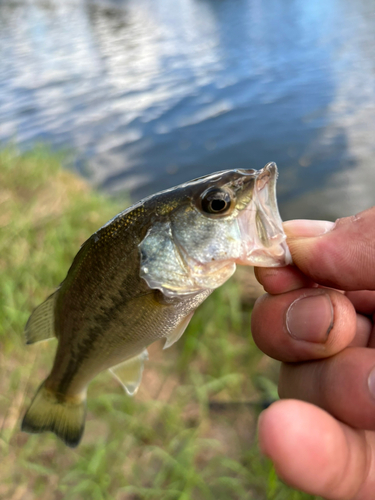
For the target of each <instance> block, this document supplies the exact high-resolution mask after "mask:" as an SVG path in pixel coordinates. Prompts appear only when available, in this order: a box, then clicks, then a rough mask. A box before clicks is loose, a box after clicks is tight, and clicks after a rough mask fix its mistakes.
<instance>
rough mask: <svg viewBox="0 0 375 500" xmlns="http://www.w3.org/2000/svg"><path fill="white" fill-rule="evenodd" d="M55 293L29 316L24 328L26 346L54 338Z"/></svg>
mask: <svg viewBox="0 0 375 500" xmlns="http://www.w3.org/2000/svg"><path fill="white" fill-rule="evenodd" d="M57 293H58V292H55V293H53V294H52V295H50V296H49V297H48V299H46V300H45V301H44V302H43V303H42V304H40V306H38V307H37V308H36V309H35V310H34V312H33V313H32V315H31V316H30V318H29V320H28V322H27V324H26V326H25V337H26V344H34V342H40V341H42V340H48V339H51V338H53V337H54V336H55V327H54V323H55V302H56V297H57Z"/></svg>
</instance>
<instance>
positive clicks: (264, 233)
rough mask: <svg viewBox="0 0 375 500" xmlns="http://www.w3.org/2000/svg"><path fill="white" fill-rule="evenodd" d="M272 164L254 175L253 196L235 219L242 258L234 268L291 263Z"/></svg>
mask: <svg viewBox="0 0 375 500" xmlns="http://www.w3.org/2000/svg"><path fill="white" fill-rule="evenodd" d="M277 177H278V170H277V165H276V163H275V162H270V163H267V165H266V166H265V167H264V168H263V169H261V170H259V171H257V175H256V176H255V182H254V190H253V196H252V198H251V200H250V202H249V203H248V204H247V206H246V207H245V209H244V210H242V212H241V213H240V215H239V217H238V224H239V229H240V232H241V239H242V241H243V244H242V248H243V251H242V255H241V257H240V258H239V259H238V260H236V263H238V264H245V265H256V266H263V267H281V266H286V265H288V264H291V263H292V257H291V254H290V250H289V248H288V245H287V243H286V234H285V233H284V230H283V225H282V220H281V217H280V213H279V209H278V206H277V198H276V180H277Z"/></svg>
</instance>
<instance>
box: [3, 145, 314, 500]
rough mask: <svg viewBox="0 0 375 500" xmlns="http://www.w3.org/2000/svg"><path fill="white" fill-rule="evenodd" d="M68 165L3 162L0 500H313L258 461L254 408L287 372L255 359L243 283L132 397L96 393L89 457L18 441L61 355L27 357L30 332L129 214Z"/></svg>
mask: <svg viewBox="0 0 375 500" xmlns="http://www.w3.org/2000/svg"><path fill="white" fill-rule="evenodd" d="M61 160H62V158H61V157H59V155H56V154H55V153H51V152H49V151H48V150H46V149H45V148H36V149H34V150H33V151H31V152H29V153H26V154H23V155H20V154H18V153H17V151H15V150H14V149H13V148H5V149H3V150H2V151H0V272H1V281H0V356H1V360H0V425H1V431H0V453H1V461H0V498H4V499H5V498H6V499H11V500H23V499H27V500H33V499H41V500H43V499H46V500H47V499H48V500H51V499H53V500H54V499H66V500H68V499H69V500H75V499H77V500H78V499H79V500H81V499H90V500H91V499H93V500H112V499H116V500H140V499H149V500H162V499H165V500H189V499H193V500H200V499H202V500H203V499H204V500H211V499H212V500H221V499H222V500H224V499H225V500H226V499H229V498H230V499H234V500H236V499H241V500H246V499H249V500H250V499H251V500H253V499H254V500H264V499H269V500H283V499H288V500H305V499H311V498H313V497H311V496H309V495H305V494H302V493H299V492H297V491H294V490H292V489H290V488H288V487H287V486H285V485H284V484H283V483H282V482H281V481H280V480H279V479H278V478H277V476H276V475H275V472H274V470H273V468H272V465H271V464H270V462H269V461H267V460H265V459H264V458H263V457H262V456H261V455H260V454H259V451H258V448H257V445H256V418H257V415H258V413H259V411H260V405H258V404H257V402H258V401H260V400H262V398H264V396H265V395H266V397H272V396H273V395H274V392H275V383H274V382H275V380H276V373H277V365H276V364H275V363H273V362H271V360H269V359H268V358H267V357H266V356H264V355H263V354H261V353H260V352H259V351H258V350H257V349H256V347H255V345H254V343H253V341H252V338H251V335H250V314H251V307H250V306H249V304H248V303H247V301H245V300H244V295H243V292H242V289H241V286H240V285H239V283H238V281H236V280H233V279H232V280H231V281H230V282H228V283H227V284H226V285H225V286H223V287H221V288H220V289H218V290H216V291H215V292H214V294H213V295H212V296H211V297H210V298H209V299H208V300H207V301H206V302H205V303H204V304H203V306H201V307H200V308H199V309H198V311H197V313H196V315H195V316H194V318H193V320H192V322H191V324H190V326H189V328H188V331H187V332H186V333H185V334H184V336H183V337H182V339H181V340H180V341H179V342H178V343H177V344H175V345H174V346H172V347H171V348H170V349H168V350H167V351H162V345H160V344H158V343H156V344H154V345H153V346H152V347H151V348H150V361H149V362H148V363H147V364H146V368H145V372H144V378H143V382H142V385H141V388H140V391H139V393H138V394H137V396H136V397H135V398H129V397H127V396H126V395H125V394H124V392H123V390H122V388H121V387H120V385H119V384H118V383H117V382H116V381H115V380H114V379H112V378H111V377H110V375H109V374H108V373H102V374H101V375H99V376H98V377H97V378H96V379H95V380H94V381H93V382H92V383H91V384H90V387H89V392H88V418H87V424H86V432H85V435H84V438H83V441H82V443H81V445H80V446H79V447H78V448H76V449H74V450H72V449H69V448H66V447H65V446H64V445H63V444H62V443H61V442H60V441H59V440H58V439H56V438H55V436H53V435H52V434H42V435H32V436H31V435H28V434H25V433H22V432H20V430H19V425H20V417H21V416H22V414H23V412H24V409H25V407H26V405H27V403H28V402H29V401H30V398H31V397H32V396H33V394H34V393H35V390H36V389H37V387H38V385H39V383H40V382H41V381H42V380H43V379H44V378H45V377H46V375H47V374H48V371H49V369H50V367H51V363H52V359H53V354H54V350H55V347H56V344H55V341H54V340H52V341H50V342H44V343H40V344H37V345H33V346H25V345H24V339H23V334H22V332H23V327H24V324H25V323H26V321H27V318H28V316H29V314H30V312H31V310H32V309H33V308H34V307H35V306H36V305H38V304H39V303H40V302H41V301H42V300H43V299H44V298H45V297H46V296H47V295H48V294H50V293H51V292H52V291H53V290H54V288H55V287H56V285H57V284H58V283H60V282H61V281H62V280H63V279H64V277H65V274H66V272H67V269H68V268H69V265H70V263H71V261H72V258H73V257H74V255H75V253H76V252H77V250H78V248H79V246H80V244H82V242H83V241H84V240H85V239H86V238H87V237H88V236H89V235H90V234H91V233H92V232H94V231H95V230H96V229H97V228H98V227H100V226H101V225H102V224H103V223H105V222H106V221H107V220H108V219H109V218H111V217H112V216H113V215H114V214H115V213H117V212H119V211H120V210H122V209H123V208H124V206H125V205H126V203H120V202H119V201H115V200H110V199H107V198H105V197H104V196H101V195H99V194H97V193H95V192H92V191H91V190H90V189H89V188H88V187H87V185H86V183H85V182H83V181H82V180H80V179H79V178H77V177H76V176H75V175H73V174H72V173H69V172H68V171H65V170H63V169H62V168H61ZM243 402H245V403H243Z"/></svg>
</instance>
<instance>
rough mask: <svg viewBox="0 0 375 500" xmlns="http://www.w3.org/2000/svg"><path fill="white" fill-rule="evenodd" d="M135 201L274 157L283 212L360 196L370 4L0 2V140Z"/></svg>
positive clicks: (367, 148)
mask: <svg viewBox="0 0 375 500" xmlns="http://www.w3.org/2000/svg"><path fill="white" fill-rule="evenodd" d="M9 140H14V141H16V142H17V143H19V144H20V145H21V146H22V147H25V148H28V147H30V146H32V145H33V144H35V143H36V142H46V143H49V144H52V146H53V147H54V148H61V147H63V148H69V149H72V150H73V151H74V154H75V168H77V169H78V170H79V171H80V172H82V173H83V174H84V175H85V176H87V177H88V178H89V179H90V180H91V181H92V182H93V183H94V184H95V185H97V186H100V187H101V188H103V189H104V190H107V191H108V192H110V193H118V192H121V191H130V193H131V197H132V199H133V200H134V201H135V200H136V199H139V198H140V197H142V196H145V195H148V194H151V193H152V192H155V191H157V190H160V189H164V188H167V187H171V186H173V185H176V184H178V183H180V182H183V181H186V180H189V179H191V178H193V177H198V176H201V175H203V174H205V173H210V172H213V171H216V170H223V169H227V168H261V167H262V166H263V165H264V164H265V163H267V162H268V161H271V160H273V161H276V163H277V164H278V166H279V169H280V180H279V186H278V189H279V202H280V206H281V212H282V215H283V217H284V218H300V217H310V218H335V217H339V216H342V215H347V214H350V213H354V212H357V211H359V210H361V209H363V208H366V207H367V206H370V205H373V204H374V198H375V197H374V186H375V164H374V153H375V4H374V2H373V0H314V1H313V2H312V1H306V0H269V1H267V2H264V1H262V0H122V1H120V0H118V1H114V0H113V1H104V0H103V1H89V0H86V1H85V0H64V1H63V2H61V1H60V0H59V1H57V0H54V1H37V0H34V1H31V0H29V1H27V0H24V1H9V0H8V1H5V0H3V1H1V0H0V141H3V142H7V141H9Z"/></svg>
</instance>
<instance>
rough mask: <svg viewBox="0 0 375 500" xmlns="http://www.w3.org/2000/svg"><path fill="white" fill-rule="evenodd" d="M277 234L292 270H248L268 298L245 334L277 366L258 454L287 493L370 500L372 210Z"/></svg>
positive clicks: (374, 431) (374, 455)
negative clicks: (275, 394) (284, 238)
mask: <svg viewBox="0 0 375 500" xmlns="http://www.w3.org/2000/svg"><path fill="white" fill-rule="evenodd" d="M284 228H285V231H286V233H287V235H288V244H289V248H290V250H291V253H292V257H293V261H294V264H295V266H288V267H286V268H257V269H256V276H257V278H258V280H259V281H260V283H261V284H262V285H263V286H264V288H265V290H266V291H267V292H268V294H266V295H264V296H263V297H261V298H260V299H258V301H257V302H256V304H255V306H254V310H253V314H252V332H253V335H254V339H255V342H256V343H257V345H258V346H259V348H260V349H262V351H263V352H265V353H266V354H268V355H269V356H271V357H273V358H275V359H278V360H280V361H282V365H281V370H280V380H279V394H280V397H281V398H282V399H281V401H278V402H276V403H274V404H273V405H271V406H270V407H269V408H268V409H267V410H265V411H264V412H263V413H262V415H261V417H260V420H259V443H260V447H261V450H262V451H263V452H264V454H265V455H266V456H268V457H269V458H270V459H271V460H272V461H273V463H274V465H275V469H276V472H277V473H278V475H279V476H280V477H281V478H282V479H283V480H284V481H285V482H287V483H288V484H289V485H291V486H293V487H294V488H297V489H299V490H302V491H305V492H307V493H311V494H314V495H320V496H322V497H324V498H326V499H329V500H374V499H375V349H374V347H375V328H374V319H375V207H373V208H371V209H369V210H366V211H364V212H361V213H360V214H358V215H356V216H353V217H348V218H345V219H339V220H338V221H337V222H336V223H335V225H333V224H332V223H327V222H322V221H290V222H287V223H285V224H284ZM326 287H329V288H326ZM342 291H345V292H342ZM286 398H288V399H286Z"/></svg>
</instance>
